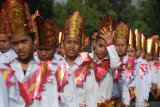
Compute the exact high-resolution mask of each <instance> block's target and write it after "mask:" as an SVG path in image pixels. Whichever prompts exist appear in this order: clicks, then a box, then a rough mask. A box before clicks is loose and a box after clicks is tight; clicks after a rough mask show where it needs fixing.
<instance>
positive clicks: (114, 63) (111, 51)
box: [106, 45, 121, 69]
mask: <svg viewBox="0 0 160 107" xmlns="http://www.w3.org/2000/svg"><path fill="white" fill-rule="evenodd" d="M106 48H107V51H108V55H109V59H110V66H111V68H112V69H116V68H118V67H119V65H120V64H121V62H120V58H119V56H118V54H117V51H116V48H115V46H114V45H111V46H108V47H106Z"/></svg>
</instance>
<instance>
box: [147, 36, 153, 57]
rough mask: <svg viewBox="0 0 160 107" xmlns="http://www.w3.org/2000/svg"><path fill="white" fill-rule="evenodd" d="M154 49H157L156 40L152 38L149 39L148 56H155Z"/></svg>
mask: <svg viewBox="0 0 160 107" xmlns="http://www.w3.org/2000/svg"><path fill="white" fill-rule="evenodd" d="M154 49H155V43H154V40H153V39H152V38H148V39H147V54H152V55H153V53H154Z"/></svg>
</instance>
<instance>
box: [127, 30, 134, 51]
mask: <svg viewBox="0 0 160 107" xmlns="http://www.w3.org/2000/svg"><path fill="white" fill-rule="evenodd" d="M128 42H129V43H128V46H129V47H133V48H134V49H136V44H135V35H134V33H133V31H132V29H130V31H129V41H128Z"/></svg>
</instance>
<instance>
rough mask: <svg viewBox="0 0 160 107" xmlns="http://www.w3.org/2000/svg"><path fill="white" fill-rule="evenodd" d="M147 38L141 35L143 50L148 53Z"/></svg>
mask: <svg viewBox="0 0 160 107" xmlns="http://www.w3.org/2000/svg"><path fill="white" fill-rule="evenodd" d="M146 42H147V38H146V37H145V36H144V35H143V34H142V33H141V49H142V50H144V51H145V52H146Z"/></svg>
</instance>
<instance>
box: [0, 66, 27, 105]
mask: <svg viewBox="0 0 160 107" xmlns="http://www.w3.org/2000/svg"><path fill="white" fill-rule="evenodd" d="M0 68H1V69H6V70H9V69H10V68H9V67H8V66H6V65H3V64H0ZM12 72H13V71H12ZM10 82H12V83H15V84H13V85H11V86H7V87H6V88H7V94H8V96H7V97H8V106H9V107H25V102H24V100H23V99H22V97H21V96H20V93H19V88H18V84H17V79H16V77H15V76H14V75H13V76H12V77H11V79H10ZM4 94H5V91H4ZM4 98H5V96H4ZM6 107H7V105H6Z"/></svg>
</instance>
